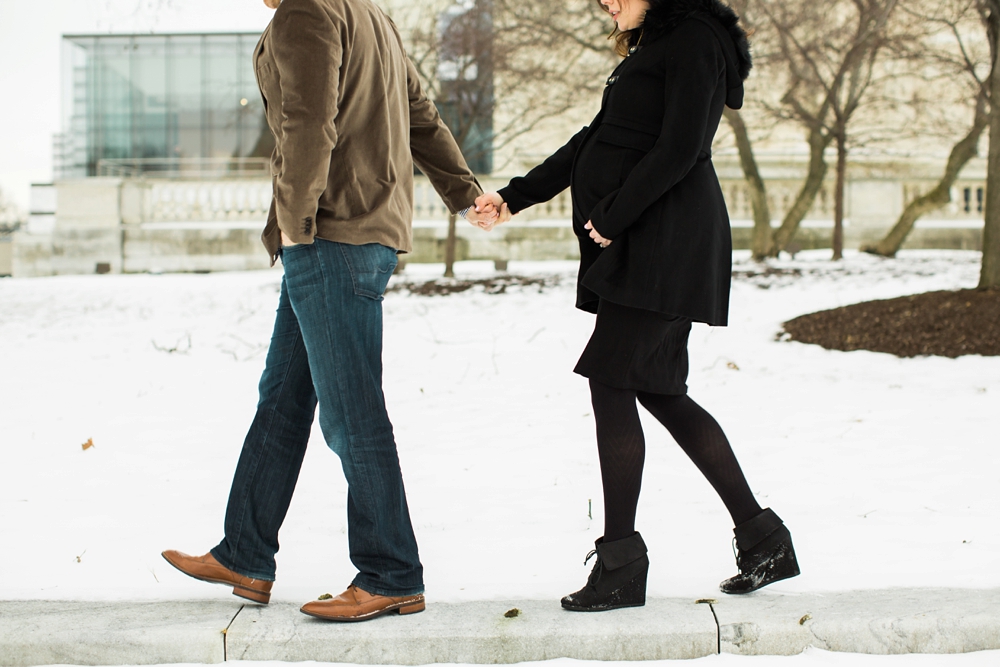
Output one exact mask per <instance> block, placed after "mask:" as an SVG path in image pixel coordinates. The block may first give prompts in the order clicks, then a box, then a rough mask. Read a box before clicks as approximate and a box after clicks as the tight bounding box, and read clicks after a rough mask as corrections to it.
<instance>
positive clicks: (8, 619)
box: [0, 589, 1000, 667]
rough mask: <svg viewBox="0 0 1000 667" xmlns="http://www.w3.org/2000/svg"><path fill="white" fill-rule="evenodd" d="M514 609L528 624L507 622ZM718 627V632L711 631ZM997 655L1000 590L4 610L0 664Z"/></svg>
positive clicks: (23, 605) (50, 605) (11, 605)
mask: <svg viewBox="0 0 1000 667" xmlns="http://www.w3.org/2000/svg"><path fill="white" fill-rule="evenodd" d="M515 607H516V608H517V609H519V610H520V613H519V614H518V615H517V616H515V617H513V618H507V617H505V612H507V611H508V610H510V609H512V608H515ZM716 619H718V624H717V622H716ZM809 646H815V647H817V648H821V649H824V650H828V651H843V652H852V653H869V654H892V653H897V654H898V653H965V652H971V651H984V650H997V649H1000V589H997V590H986V591H976V590H958V589H923V590H921V589H906V590H884V591H854V592H845V593H832V594H828V595H820V594H808V595H781V594H777V593H772V592H769V591H766V590H765V591H762V592H760V593H756V594H753V595H749V596H746V597H721V596H720V597H717V598H716V599H715V600H713V601H712V603H711V604H696V603H695V601H694V600H679V599H667V600H662V599H661V600H649V601H648V602H647V604H646V607H644V608H639V609H621V610H617V611H613V612H606V613H599V614H586V613H570V612H566V611H563V610H562V609H561V608H560V607H559V603H558V601H556V600H551V601H543V602H539V601H504V600H501V601H495V602H467V603H461V604H444V603H434V602H433V600H432V602H431V604H430V605H429V606H428V607H427V611H425V612H423V613H421V614H415V615H413V616H404V617H400V616H397V615H389V616H386V617H384V618H379V619H375V620H373V621H370V622H365V623H349V624H339V623H329V622H325V621H320V620H317V619H313V618H310V617H307V616H304V615H302V614H300V613H299V611H298V605H297V604H290V603H272V604H271V605H269V606H267V607H262V606H258V605H252V604H247V605H245V606H244V605H242V604H241V602H240V601H238V600H236V599H235V598H234V599H233V600H232V601H229V600H226V601H221V600H218V601H211V602H197V601H196V602H142V603H139V602H122V603H108V602H97V603H95V602H45V601H9V602H0V667H28V666H31V665H47V664H59V663H61V664H78V665H122V664H130V665H148V664H161V663H182V662H183V663H217V662H222V661H224V660H226V659H228V660H284V661H304V660H315V661H325V662H342V663H355V664H390V665H417V664H429V663H471V664H509V663H515V662H528V661H538V660H549V659H553V658H560V657H568V658H576V659H581V660H665V659H680V658H698V657H702V656H706V655H710V654H713V653H716V652H717V651H719V650H720V649H721V651H722V652H725V653H738V654H743V655H794V654H797V653H800V652H801V651H803V650H805V649H806V648H807V647H809Z"/></svg>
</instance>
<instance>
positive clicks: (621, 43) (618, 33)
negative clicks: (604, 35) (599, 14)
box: [597, 0, 659, 58]
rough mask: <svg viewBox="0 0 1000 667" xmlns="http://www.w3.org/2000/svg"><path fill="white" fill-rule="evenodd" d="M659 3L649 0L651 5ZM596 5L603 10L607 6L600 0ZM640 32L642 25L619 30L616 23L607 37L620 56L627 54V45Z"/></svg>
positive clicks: (606, 9)
mask: <svg viewBox="0 0 1000 667" xmlns="http://www.w3.org/2000/svg"><path fill="white" fill-rule="evenodd" d="M621 1H622V2H623V3H627V2H628V1H629V0H621ZM657 4H659V2H657V0H649V5H650V7H651V8H652V7H653V6H655V5H657ZM597 6H598V7H600V8H601V9H603V10H604V11H605V12H607V11H608V8H607V7H606V6H604V4H603V3H602V2H601V0H597ZM641 33H642V27H641V26H640V27H639V28H638V29H635V30H619V29H618V26H617V24H616V25H615V27H614V29H612V30H611V34H609V35H608V39H611V40H614V42H615V53H617V54H618V55H620V56H621V57H622V58H624V57H625V56H627V55H628V47H630V46H632V44H633V40H638V38H639V35H640V34H641Z"/></svg>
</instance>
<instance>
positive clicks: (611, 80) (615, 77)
mask: <svg viewBox="0 0 1000 667" xmlns="http://www.w3.org/2000/svg"><path fill="white" fill-rule="evenodd" d="M617 80H618V76H617V75H615V76H612V77H608V85H609V86H610V85H611V84H613V83H614V82H615V81H617Z"/></svg>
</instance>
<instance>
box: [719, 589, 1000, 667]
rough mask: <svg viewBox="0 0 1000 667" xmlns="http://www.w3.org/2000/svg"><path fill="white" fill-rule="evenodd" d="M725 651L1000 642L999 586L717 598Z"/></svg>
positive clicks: (867, 649) (961, 646) (903, 648)
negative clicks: (993, 588)
mask: <svg viewBox="0 0 1000 667" xmlns="http://www.w3.org/2000/svg"><path fill="white" fill-rule="evenodd" d="M716 600H717V601H716V602H715V603H714V604H713V605H712V608H713V609H714V611H715V613H716V615H717V617H718V619H719V638H720V645H721V649H722V652H723V653H738V654H742V655H794V654H797V653H801V652H802V651H804V650H805V649H806V647H808V646H815V647H817V648H821V649H824V650H827V651H843V652H848V653H869V654H876V655H884V654H894V653H968V652H971V651H985V650H994V649H1000V590H988V591H977V590H955V589H923V590H921V589H900V590H883V591H852V592H848V593H831V594H828V595H798V596H784V595H774V594H771V593H769V592H767V591H766V589H765V590H764V591H761V592H759V593H754V594H751V595H749V596H746V597H725V598H716Z"/></svg>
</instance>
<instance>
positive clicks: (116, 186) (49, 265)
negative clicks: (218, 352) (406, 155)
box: [0, 155, 986, 275]
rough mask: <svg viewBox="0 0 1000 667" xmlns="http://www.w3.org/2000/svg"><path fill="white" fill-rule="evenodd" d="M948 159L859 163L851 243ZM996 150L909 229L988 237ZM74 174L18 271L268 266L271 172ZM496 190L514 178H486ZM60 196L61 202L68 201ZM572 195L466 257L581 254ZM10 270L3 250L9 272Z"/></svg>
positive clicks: (428, 239) (888, 216)
mask: <svg viewBox="0 0 1000 667" xmlns="http://www.w3.org/2000/svg"><path fill="white" fill-rule="evenodd" d="M715 164H716V170H717V172H718V175H719V181H720V185H721V187H722V191H723V193H724V195H725V197H726V201H727V205H728V207H729V212H730V218H731V220H732V223H733V244H734V247H737V248H739V247H743V248H745V247H748V244H749V241H750V234H751V230H750V229H749V228H750V227H752V225H753V222H752V219H753V215H752V210H751V205H750V201H751V200H750V193H749V189H748V188H747V185H746V182H745V181H744V180H743V174H742V172H741V171H740V166H739V162H738V161H737V160H736V158H735V156H729V155H722V156H717V157H716V159H715ZM941 169H942V165H941V164H938V163H934V162H932V161H930V162H917V161H913V160H911V161H908V162H905V163H858V164H852V165H851V168H850V170H849V173H848V176H849V178H848V182H847V190H846V199H845V208H846V220H845V245H846V247H848V248H851V247H854V248H856V247H859V246H860V245H862V244H867V243H871V242H873V241H876V240H878V239H880V238H881V237H882V236H884V234H885V233H886V231H888V229H889V227H890V226H891V225H892V224H893V223H894V222H895V221H896V219H897V218H898V216H899V214H900V213H901V212H902V210H903V207H904V206H905V205H906V203H908V202H910V201H912V200H913V199H915V198H916V197H918V196H920V195H921V194H924V193H926V192H927V191H928V190H930V188H932V187H934V185H935V183H936V179H937V178H938V175H939V174H940V171H941ZM761 171H762V175H763V177H764V180H765V183H766V184H767V189H768V196H769V200H770V201H769V203H770V208H771V217H772V225H777V224H779V223H780V220H781V219H782V217H783V216H784V214H785V211H787V210H788V208H789V207H790V206H791V204H792V203H793V201H794V199H795V197H796V195H797V194H798V190H799V187H800V186H801V178H802V175H803V171H804V165H803V163H802V162H801V161H796V160H795V159H792V158H787V157H785V158H780V159H779V158H764V159H762V160H761ZM985 171H986V169H985V161H984V160H981V159H980V160H975V161H973V162H972V163H970V165H968V166H967V167H966V169H965V170H964V171H963V173H962V178H961V179H960V180H959V181H958V182H957V183H956V184H955V186H954V187H953V189H952V202H951V203H950V204H948V205H947V206H945V207H943V208H941V209H939V210H937V211H935V212H933V213H931V214H929V215H927V216H925V217H924V218H923V219H921V220H920V221H919V222H918V224H917V228H916V229H915V230H914V232H913V233H912V234H911V235H910V237H909V238H908V239H907V242H906V247H912V248H920V247H923V248H970V249H971V248H978V247H979V246H980V245H981V241H982V224H983V223H982V216H983V213H982V206H983V204H984V188H985ZM154 174H155V172H154V171H146V172H144V175H142V176H139V177H135V178H121V177H116V178H113V177H105V178H88V179H68V180H65V181H59V182H57V183H56V184H55V186H48V187H49V189H51V190H53V191H54V194H55V196H53V197H51V199H52V207H54V208H55V211H54V213H55V214H54V215H52V213H51V211H49V209H46V211H49V212H48V213H47V214H46V215H42V212H41V209H39V211H40V213H39V214H38V215H35V213H32V217H31V219H30V220H29V223H28V225H27V227H26V228H25V230H24V231H20V232H18V233H17V235H16V237H15V241H14V244H13V246H14V248H13V259H12V270H13V273H14V275H52V274H65V273H93V272H94V271H95V269H96V270H99V272H104V271H110V272H113V273H117V272H122V271H124V272H138V271H219V270H238V269H251V268H266V267H267V266H269V261H268V257H267V255H266V253H264V252H263V251H262V249H261V246H260V240H259V237H260V230H261V228H262V227H263V225H264V222H265V220H266V217H267V214H268V210H269V208H270V204H271V180H270V178H269V177H268V176H267V175H266V174H265V173H263V172H260V173H255V174H247V175H244V176H243V177H238V178H234V177H231V176H230V175H229V173H228V172H227V174H226V175H219V174H214V175H212V176H211V177H209V176H208V175H207V174H202V175H201V176H199V177H197V178H190V177H185V176H184V175H183V174H180V173H178V172H172V173H171V175H170V177H167V178H160V177H154ZM480 182H481V184H482V186H483V187H484V188H485V189H487V190H496V189H499V188H500V187H502V186H504V185H506V184H507V182H508V179H506V178H492V177H486V178H482V179H480ZM833 191H834V185H833V176H832V174H829V175H828V178H827V179H826V181H825V182H824V183H823V184H822V186H821V188H820V191H819V193H818V195H817V197H816V199H815V201H814V203H813V205H812V207H811V209H810V211H809V212H808V213H807V215H806V216H805V219H804V220H803V222H802V225H801V229H800V230H799V231H798V232H797V234H796V236H795V239H794V246H795V247H799V248H818V247H829V244H830V238H831V230H830V227H831V225H832V219H833ZM56 202H57V203H58V205H57V206H56ZM571 215H572V211H571V201H570V194H569V192H568V191H565V192H562V193H560V194H559V195H558V196H556V197H555V198H554V199H553V200H552V201H549V202H546V203H544V204H540V205H538V206H534V207H531V208H529V209H528V210H526V211H524V212H523V213H521V214H520V215H518V216H517V217H515V218H514V220H513V221H512V222H510V223H509V224H507V225H503V226H501V227H499V228H498V229H497V230H495V231H494V232H493V233H492V234H483V233H481V232H479V231H478V230H476V229H475V228H473V227H472V226H470V225H464V224H463V225H459V227H458V234H459V238H458V246H457V249H456V250H457V256H458V258H459V259H493V260H495V261H497V262H498V266H500V265H503V263H504V262H506V261H508V260H540V259H570V258H573V257H575V256H576V255H577V254H578V251H579V246H578V243H577V239H576V237H575V235H574V234H573V230H572V229H571V228H570V218H571ZM413 217H414V219H413V227H414V230H413V251H412V252H411V253H410V254H408V255H407V256H406V261H409V262H440V261H442V259H443V257H444V248H445V245H446V243H445V238H446V236H447V224H446V222H447V219H448V211H447V209H446V208H445V206H444V204H443V203H442V202H441V199H440V198H439V197H438V196H437V193H436V192H435V191H434V188H433V187H432V186H431V184H430V182H429V181H428V180H427V179H426V178H424V177H417V178H416V179H415V181H414V216H413ZM4 269H5V266H3V257H2V256H0V272H2V271H3V270H4Z"/></svg>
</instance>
